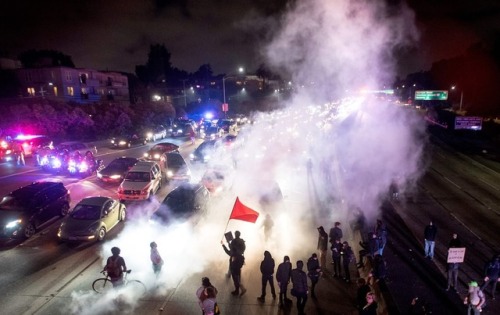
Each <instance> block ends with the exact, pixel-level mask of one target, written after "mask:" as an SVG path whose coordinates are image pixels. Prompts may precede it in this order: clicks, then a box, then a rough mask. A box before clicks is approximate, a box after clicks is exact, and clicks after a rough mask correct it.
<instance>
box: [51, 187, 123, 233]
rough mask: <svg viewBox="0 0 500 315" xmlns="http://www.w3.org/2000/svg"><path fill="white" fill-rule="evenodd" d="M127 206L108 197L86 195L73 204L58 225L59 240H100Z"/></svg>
mask: <svg viewBox="0 0 500 315" xmlns="http://www.w3.org/2000/svg"><path fill="white" fill-rule="evenodd" d="M126 209H127V207H126V206H125V205H124V204H123V203H121V202H119V201H118V200H116V199H114V198H110V197H102V196H96V197H87V198H84V199H82V200H81V201H80V202H79V203H77V204H76V205H75V207H74V208H73V210H72V211H70V213H69V215H67V216H66V217H65V218H64V219H63V222H62V223H61V225H60V227H59V231H58V232H57V236H58V237H59V239H60V240H61V241H66V242H69V241H102V240H103V239H104V238H105V237H106V234H107V233H109V231H110V230H111V229H113V228H114V227H115V226H116V225H117V224H118V223H119V222H121V221H124V220H125V217H126V214H127V211H126Z"/></svg>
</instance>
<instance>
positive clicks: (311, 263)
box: [307, 253, 321, 298]
mask: <svg viewBox="0 0 500 315" xmlns="http://www.w3.org/2000/svg"><path fill="white" fill-rule="evenodd" d="M307 275H308V276H309V279H311V297H312V298H316V294H315V292H314V288H316V285H317V284H318V281H319V277H320V276H321V266H320V265H319V262H318V255H316V253H314V254H312V255H311V257H309V259H308V260H307Z"/></svg>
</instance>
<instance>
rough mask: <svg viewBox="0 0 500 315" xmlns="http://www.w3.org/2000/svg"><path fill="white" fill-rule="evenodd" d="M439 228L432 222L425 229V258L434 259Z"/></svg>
mask: <svg viewBox="0 0 500 315" xmlns="http://www.w3.org/2000/svg"><path fill="white" fill-rule="evenodd" d="M436 234H437V228H436V226H435V225H434V223H433V222H432V221H430V222H429V225H427V226H426V227H425V230H424V240H425V258H428V259H431V260H432V259H433V258H434V246H435V243H436V242H435V241H436Z"/></svg>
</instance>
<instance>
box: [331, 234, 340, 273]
mask: <svg viewBox="0 0 500 315" xmlns="http://www.w3.org/2000/svg"><path fill="white" fill-rule="evenodd" d="M331 250H332V262H333V276H334V277H340V274H341V272H340V270H341V267H340V260H341V257H342V255H341V254H340V253H341V252H342V243H341V242H340V240H335V241H334V242H333V244H332V247H331Z"/></svg>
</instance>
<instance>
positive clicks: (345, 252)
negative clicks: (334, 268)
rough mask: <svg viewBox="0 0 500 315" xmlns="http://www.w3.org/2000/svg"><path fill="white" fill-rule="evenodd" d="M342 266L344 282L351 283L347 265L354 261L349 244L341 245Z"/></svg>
mask: <svg viewBox="0 0 500 315" xmlns="http://www.w3.org/2000/svg"><path fill="white" fill-rule="evenodd" d="M341 254H342V266H343V267H344V280H345V281H346V282H351V271H350V270H349V265H350V264H351V262H353V261H354V252H353V251H352V248H351V246H349V243H347V242H344V243H343V245H342V253H341Z"/></svg>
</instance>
